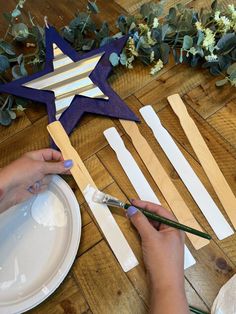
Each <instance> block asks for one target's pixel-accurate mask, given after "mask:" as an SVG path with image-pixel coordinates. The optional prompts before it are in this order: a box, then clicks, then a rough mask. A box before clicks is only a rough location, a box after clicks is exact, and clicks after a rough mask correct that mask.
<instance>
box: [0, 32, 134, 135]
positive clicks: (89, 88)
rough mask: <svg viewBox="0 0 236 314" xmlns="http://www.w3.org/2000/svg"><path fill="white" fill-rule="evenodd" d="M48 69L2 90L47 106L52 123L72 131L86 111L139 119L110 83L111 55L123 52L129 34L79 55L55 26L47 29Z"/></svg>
mask: <svg viewBox="0 0 236 314" xmlns="http://www.w3.org/2000/svg"><path fill="white" fill-rule="evenodd" d="M45 36H46V63H45V67H44V70H42V71H40V72H38V73H35V74H33V75H31V76H28V77H23V78H20V79H18V80H15V81H12V82H10V83H7V84H3V85H0V92H2V93H8V94H13V95H15V96H19V97H23V98H27V99H31V100H33V101H37V102H41V103H45V104H46V105H47V111H48V117H49V122H52V121H55V120H56V119H58V120H59V121H60V122H61V123H62V125H63V127H64V128H65V130H66V132H67V133H68V134H70V133H71V131H72V130H73V128H74V127H75V126H76V124H77V123H78V122H79V120H80V119H81V117H82V116H83V114H84V113H92V114H99V115H105V116H109V117H113V118H119V119H127V120H133V121H139V119H138V117H137V116H136V115H135V114H134V113H133V112H132V111H131V110H130V109H129V108H128V106H127V105H126V104H125V103H124V101H123V100H122V99H121V98H120V97H119V96H118V95H117V94H116V93H115V92H114V90H113V89H112V88H111V87H110V85H109V84H108V83H107V78H108V76H109V74H110V72H111V70H112V65H111V64H110V61H109V56H110V54H111V53H112V52H116V53H118V54H119V53H120V52H121V50H122V48H123V46H124V45H125V42H126V40H127V36H124V37H122V38H120V39H116V40H114V41H112V42H111V43H110V44H108V45H105V46H103V47H100V48H98V49H95V50H92V51H90V52H88V53H85V54H82V55H79V54H78V53H77V52H76V51H75V50H74V49H73V48H72V47H71V46H70V45H69V44H68V43H67V42H66V41H65V40H64V39H63V38H62V37H61V36H60V35H59V34H58V33H57V31H56V30H55V29H54V28H53V27H51V26H50V27H46V28H45Z"/></svg>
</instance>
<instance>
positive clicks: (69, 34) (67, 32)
mask: <svg viewBox="0 0 236 314" xmlns="http://www.w3.org/2000/svg"><path fill="white" fill-rule="evenodd" d="M62 36H63V37H64V38H65V39H66V40H67V41H69V42H70V43H73V42H74V40H75V32H74V30H72V29H70V28H69V27H64V28H63V30H62Z"/></svg>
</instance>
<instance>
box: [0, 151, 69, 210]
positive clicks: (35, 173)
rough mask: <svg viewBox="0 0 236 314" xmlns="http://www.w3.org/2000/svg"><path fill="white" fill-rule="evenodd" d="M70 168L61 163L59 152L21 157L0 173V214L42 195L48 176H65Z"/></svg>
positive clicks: (65, 162) (36, 152) (34, 152)
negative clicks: (38, 194)
mask: <svg viewBox="0 0 236 314" xmlns="http://www.w3.org/2000/svg"><path fill="white" fill-rule="evenodd" d="M72 166H73V162H72V160H66V161H63V157H62V155H61V153H60V152H58V151H56V150H54V149H50V148H48V149H42V150H38V151H32V152H29V153H26V154H24V155H23V156H22V157H20V158H19V159H17V160H15V161H13V162H12V163H10V164H9V165H8V166H6V167H5V168H2V169H1V170H0V213H1V212H3V211H4V210H6V209H7V208H9V207H11V206H13V205H16V204H18V203H21V202H23V201H25V200H27V199H28V198H30V197H31V196H32V194H37V193H40V192H42V191H44V190H45V189H46V188H47V186H48V184H49V181H50V178H49V177H48V176H47V175H48V174H56V173H58V174H63V173H64V174H65V173H68V170H69V169H70V168H71V167H72Z"/></svg>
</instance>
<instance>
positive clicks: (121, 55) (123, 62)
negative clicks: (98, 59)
mask: <svg viewBox="0 0 236 314" xmlns="http://www.w3.org/2000/svg"><path fill="white" fill-rule="evenodd" d="M120 63H121V64H122V65H126V64H127V56H126V54H125V52H122V53H121V54H120Z"/></svg>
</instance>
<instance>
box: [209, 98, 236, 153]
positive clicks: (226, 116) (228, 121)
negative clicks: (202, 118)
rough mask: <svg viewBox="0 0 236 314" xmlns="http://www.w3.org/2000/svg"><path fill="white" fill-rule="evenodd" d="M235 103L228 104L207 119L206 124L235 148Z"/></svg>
mask: <svg viewBox="0 0 236 314" xmlns="http://www.w3.org/2000/svg"><path fill="white" fill-rule="evenodd" d="M235 116H236V101H231V102H229V103H228V104H227V105H226V106H224V107H223V108H222V109H220V110H218V111H217V112H216V113H215V114H213V115H212V116H210V117H208V118H207V122H208V123H209V124H210V125H211V126H212V127H213V128H215V129H216V130H217V132H218V133H219V134H221V135H222V136H223V137H224V138H225V139H226V140H227V141H228V142H229V143H230V144H231V145H232V146H233V147H234V148H236V120H235Z"/></svg>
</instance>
